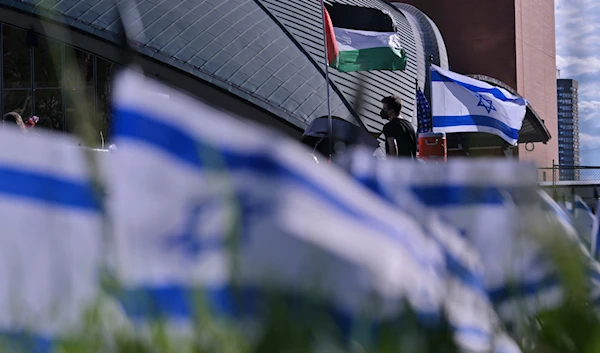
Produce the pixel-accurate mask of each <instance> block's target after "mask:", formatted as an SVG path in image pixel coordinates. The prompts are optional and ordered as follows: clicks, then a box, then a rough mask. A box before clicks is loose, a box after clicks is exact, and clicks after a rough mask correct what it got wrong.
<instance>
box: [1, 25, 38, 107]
mask: <svg viewBox="0 0 600 353" xmlns="http://www.w3.org/2000/svg"><path fill="white" fill-rule="evenodd" d="M2 41H3V42H2V43H3V49H4V54H3V57H2V58H3V60H4V61H3V69H4V88H31V60H30V59H31V54H30V51H29V46H27V32H26V31H25V30H22V29H18V28H15V27H11V26H5V25H3V26H2ZM9 109H10V108H9ZM5 110H6V109H5Z"/></svg>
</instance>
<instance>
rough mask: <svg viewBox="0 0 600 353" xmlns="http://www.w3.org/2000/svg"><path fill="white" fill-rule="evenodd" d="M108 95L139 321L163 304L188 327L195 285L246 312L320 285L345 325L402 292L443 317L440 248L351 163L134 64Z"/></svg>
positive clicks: (230, 311) (224, 309) (127, 262)
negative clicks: (347, 167)
mask: <svg viewBox="0 0 600 353" xmlns="http://www.w3.org/2000/svg"><path fill="white" fill-rule="evenodd" d="M152 91H160V92H164V93H165V94H168V95H169V97H170V98H169V100H168V101H167V100H164V101H162V100H160V99H157V98H156V97H154V96H152V95H150V94H149V92H152ZM113 104H114V112H115V115H114V121H115V127H114V134H115V137H114V139H115V142H116V144H117V145H118V146H119V150H118V151H115V152H114V155H113V156H112V158H111V159H110V160H111V163H112V164H111V166H112V168H111V177H110V180H111V185H112V189H111V191H112V192H113V197H112V198H111V205H112V207H111V215H112V220H113V223H114V233H115V237H114V238H115V244H114V252H115V255H116V256H115V262H114V268H115V273H116V276H117V278H118V280H119V282H120V284H121V287H122V290H121V291H120V293H119V299H120V301H121V303H122V305H123V307H124V310H125V311H126V313H127V315H128V316H129V317H130V318H131V319H132V320H134V321H135V322H137V323H140V324H143V323H144V322H148V321H149V320H153V319H155V318H156V317H157V316H158V317H161V318H165V319H166V320H167V321H168V322H169V323H170V325H171V327H173V328H181V330H182V332H185V331H186V327H189V323H190V321H191V320H193V319H194V318H195V313H196V312H195V309H197V308H195V306H194V300H193V299H192V298H190V294H191V293H196V294H200V297H202V298H203V302H204V303H205V304H206V306H207V307H208V308H210V309H211V312H216V313H218V314H221V315H225V316H228V317H240V316H243V315H245V314H248V311H246V310H244V309H248V308H257V306H256V305H255V304H257V302H260V301H261V300H263V299H264V298H265V297H264V296H263V295H262V294H261V293H263V291H265V290H267V289H270V290H275V291H277V292H278V293H281V295H282V296H284V297H290V298H298V297H300V298H302V297H308V296H309V295H310V294H311V293H314V291H315V290H316V291H317V293H322V297H321V299H320V300H321V301H322V302H323V303H324V304H325V305H326V306H327V307H328V308H329V309H328V310H329V311H330V313H331V316H332V318H334V320H335V322H336V323H337V324H338V325H339V327H340V328H341V332H344V333H346V334H348V333H349V332H350V327H352V323H353V322H355V319H356V318H357V317H360V316H363V317H365V318H368V319H369V320H371V321H372V322H387V321H388V320H394V319H396V318H397V317H398V316H397V315H398V313H400V312H401V311H402V307H401V305H402V302H403V299H406V300H407V302H408V303H409V304H410V305H411V307H412V308H413V309H414V310H415V311H416V312H417V313H418V314H419V315H418V316H419V317H420V318H429V319H431V318H434V317H437V316H438V315H439V312H440V309H441V307H442V303H443V301H444V300H445V299H444V297H445V293H444V290H443V288H444V285H443V277H442V276H441V274H442V273H443V271H444V253H443V252H442V251H441V249H440V247H439V246H438V244H437V243H436V242H435V241H434V240H433V239H431V238H430V237H429V236H427V234H425V233H424V231H423V229H422V227H421V226H420V224H418V223H417V222H416V221H415V220H414V219H413V218H412V217H410V216H409V215H407V214H406V213H403V212H401V211H399V210H397V209H394V208H392V207H389V205H387V204H386V203H385V202H382V201H381V200H380V199H379V198H378V197H376V196H375V195H372V194H371V193H370V192H368V190H366V189H364V188H362V187H360V185H358V184H357V183H355V182H354V181H353V180H352V179H351V178H349V177H348V176H346V175H345V173H342V172H341V171H338V170H336V169H335V168H333V167H331V166H326V165H320V164H315V163H314V161H313V160H311V159H310V158H309V157H307V155H308V154H307V153H306V152H307V151H306V150H305V149H304V148H303V147H302V146H301V145H299V144H297V143H296V142H295V141H290V140H287V139H285V138H283V137H281V136H279V135H276V134H273V133H271V132H269V131H266V130H263V129H262V128H260V127H258V126H255V125H252V124H249V123H246V122H243V121H242V120H238V119H236V118H234V117H231V116H229V115H228V114H225V113H223V112H221V111H218V110H215V109H213V108H211V107H209V106H208V105H206V104H203V103H200V102H198V101H196V100H194V99H192V98H190V97H188V96H185V95H183V94H182V93H179V92H176V91H174V90H171V89H168V88H166V87H163V86H162V85H160V84H158V83H156V82H154V81H152V80H149V79H146V78H144V77H143V76H141V75H140V74H138V73H136V72H133V71H125V72H123V73H122V74H120V75H119V76H118V77H117V79H116V81H115V89H114V97H113ZM233 249H237V250H235V251H234V250H233ZM234 283H235V284H236V285H234ZM236 292H237V293H241V296H239V297H236V296H235V295H234V294H235V293H236ZM236 298H241V301H242V303H243V305H236V304H239V303H237V301H236V300H235V299H236ZM261 298H262V299H261ZM374 301H375V302H376V303H377V305H375V303H374ZM364 315H366V316H364Z"/></svg>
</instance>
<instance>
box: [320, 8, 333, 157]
mask: <svg viewBox="0 0 600 353" xmlns="http://www.w3.org/2000/svg"><path fill="white" fill-rule="evenodd" d="M320 3H321V19H322V20H323V48H324V49H325V50H324V52H325V81H326V86H325V87H326V89H327V121H328V123H329V161H330V162H331V155H332V154H333V121H332V119H331V99H330V94H329V58H328V55H327V25H326V23H325V1H324V0H320Z"/></svg>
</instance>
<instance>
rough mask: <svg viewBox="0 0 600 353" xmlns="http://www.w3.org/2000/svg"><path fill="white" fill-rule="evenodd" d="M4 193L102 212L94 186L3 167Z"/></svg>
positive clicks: (0, 175)
mask: <svg viewBox="0 0 600 353" xmlns="http://www.w3.org/2000/svg"><path fill="white" fill-rule="evenodd" d="M0 194H4V195H7V196H13V197H19V198H26V199H30V200H33V201H37V202H42V203H45V204H48V205H54V206H62V207H69V208H77V209H82V210H87V211H98V210H99V203H98V202H97V200H96V198H95V195H94V192H93V189H92V187H91V185H86V184H84V183H78V182H75V181H71V180H67V179H64V178H59V177H57V176H52V175H49V174H41V173H37V172H33V171H26V170H18V169H13V168H8V167H0Z"/></svg>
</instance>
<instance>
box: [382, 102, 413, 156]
mask: <svg viewBox="0 0 600 353" xmlns="http://www.w3.org/2000/svg"><path fill="white" fill-rule="evenodd" d="M381 103H382V104H383V107H382V109H381V112H380V113H379V115H380V116H381V118H383V119H384V120H388V123H386V124H385V125H384V126H383V134H384V136H385V152H386V155H387V156H392V157H405V158H406V157H408V158H412V159H414V158H416V157H417V135H416V133H415V130H414V128H413V126H412V124H411V123H410V122H409V121H408V120H406V119H403V118H402V117H401V116H400V111H401V110H402V100H401V99H400V98H399V97H395V96H389V97H385V98H383V99H382V100H381Z"/></svg>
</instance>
